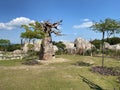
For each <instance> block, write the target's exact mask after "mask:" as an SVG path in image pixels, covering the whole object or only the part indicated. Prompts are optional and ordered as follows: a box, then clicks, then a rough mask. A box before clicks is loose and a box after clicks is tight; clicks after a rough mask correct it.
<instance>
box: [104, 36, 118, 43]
mask: <svg viewBox="0 0 120 90" xmlns="http://www.w3.org/2000/svg"><path fill="white" fill-rule="evenodd" d="M105 42H108V43H109V44H110V45H115V44H119V43H120V38H119V37H112V38H107V39H105Z"/></svg>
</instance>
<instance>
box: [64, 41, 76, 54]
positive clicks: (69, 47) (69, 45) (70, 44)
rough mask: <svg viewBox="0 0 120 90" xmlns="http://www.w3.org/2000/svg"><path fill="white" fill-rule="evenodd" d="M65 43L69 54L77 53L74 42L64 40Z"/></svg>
mask: <svg viewBox="0 0 120 90" xmlns="http://www.w3.org/2000/svg"><path fill="white" fill-rule="evenodd" d="M63 44H64V45H65V46H66V50H67V53H68V54H75V53H76V47H75V45H74V43H73V42H63Z"/></svg>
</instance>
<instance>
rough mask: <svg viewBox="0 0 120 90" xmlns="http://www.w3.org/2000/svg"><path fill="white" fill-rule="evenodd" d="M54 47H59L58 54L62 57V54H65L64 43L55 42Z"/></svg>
mask: <svg viewBox="0 0 120 90" xmlns="http://www.w3.org/2000/svg"><path fill="white" fill-rule="evenodd" d="M53 45H56V46H57V47H58V51H57V52H56V54H58V55H60V54H64V53H65V48H66V46H65V44H63V42H61V41H59V42H55V41H54V42H53Z"/></svg>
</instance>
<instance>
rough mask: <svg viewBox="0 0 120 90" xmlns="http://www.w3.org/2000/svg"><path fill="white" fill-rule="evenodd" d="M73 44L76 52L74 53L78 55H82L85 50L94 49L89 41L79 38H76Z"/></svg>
mask: <svg viewBox="0 0 120 90" xmlns="http://www.w3.org/2000/svg"><path fill="white" fill-rule="evenodd" d="M74 44H75V47H76V50H77V51H76V52H77V53H79V54H82V53H84V52H85V51H86V50H91V49H92V48H93V47H94V45H92V44H91V43H90V42H89V41H87V40H85V39H83V38H81V37H78V38H76V39H75V41H74Z"/></svg>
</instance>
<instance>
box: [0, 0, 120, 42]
mask: <svg viewBox="0 0 120 90" xmlns="http://www.w3.org/2000/svg"><path fill="white" fill-rule="evenodd" d="M119 10H120V0H0V39H9V40H11V42H12V43H20V33H21V32H24V31H25V30H24V29H22V28H20V25H21V24H27V23H30V22H34V21H46V20H50V21H51V22H56V21H59V20H61V19H62V20H63V23H62V25H61V26H60V27H61V30H62V33H63V34H65V36H61V37H55V36H53V40H56V41H59V40H64V41H74V39H75V38H76V37H82V38H84V39H87V40H90V39H95V38H97V39H101V33H95V32H93V31H91V30H90V29H89V27H90V26H91V25H92V24H93V22H94V21H99V20H103V19H105V18H113V19H119V18H120V12H119Z"/></svg>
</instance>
